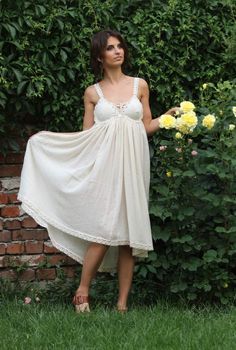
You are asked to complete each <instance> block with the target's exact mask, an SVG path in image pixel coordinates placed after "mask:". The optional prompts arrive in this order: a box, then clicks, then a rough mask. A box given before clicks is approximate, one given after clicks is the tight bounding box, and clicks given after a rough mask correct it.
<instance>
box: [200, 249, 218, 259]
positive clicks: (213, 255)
mask: <svg viewBox="0 0 236 350" xmlns="http://www.w3.org/2000/svg"><path fill="white" fill-rule="evenodd" d="M216 257H217V251H216V250H214V249H209V250H208V251H207V252H206V253H204V255H203V260H205V261H206V262H212V261H214V260H216Z"/></svg>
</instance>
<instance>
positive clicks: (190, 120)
mask: <svg viewBox="0 0 236 350" xmlns="http://www.w3.org/2000/svg"><path fill="white" fill-rule="evenodd" d="M197 123H198V119H197V116H196V113H195V112H193V111H190V112H188V113H184V114H182V115H181V117H180V118H177V121H176V129H177V130H179V131H180V132H182V134H188V133H191V132H192V131H193V129H194V128H195V127H196V126H197Z"/></svg>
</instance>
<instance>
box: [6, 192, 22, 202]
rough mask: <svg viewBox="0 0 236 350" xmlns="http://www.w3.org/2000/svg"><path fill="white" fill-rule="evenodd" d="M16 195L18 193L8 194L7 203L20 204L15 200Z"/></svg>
mask: <svg viewBox="0 0 236 350" xmlns="http://www.w3.org/2000/svg"><path fill="white" fill-rule="evenodd" d="M17 194H18V193H8V194H7V196H8V203H20V201H18V200H17Z"/></svg>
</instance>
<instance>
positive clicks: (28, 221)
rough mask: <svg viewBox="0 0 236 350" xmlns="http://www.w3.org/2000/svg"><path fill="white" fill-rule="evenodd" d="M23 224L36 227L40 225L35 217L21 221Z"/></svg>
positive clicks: (23, 225)
mask: <svg viewBox="0 0 236 350" xmlns="http://www.w3.org/2000/svg"><path fill="white" fill-rule="evenodd" d="M21 226H22V227H26V228H35V227H37V226H38V224H37V222H36V221H34V219H33V218H31V217H27V218H24V219H23V220H22V221H21Z"/></svg>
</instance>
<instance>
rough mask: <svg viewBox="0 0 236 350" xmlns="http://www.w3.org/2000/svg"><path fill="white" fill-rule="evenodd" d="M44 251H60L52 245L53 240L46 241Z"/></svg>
mask: <svg viewBox="0 0 236 350" xmlns="http://www.w3.org/2000/svg"><path fill="white" fill-rule="evenodd" d="M43 251H44V253H58V252H59V250H58V249H57V248H56V247H54V246H53V245H52V242H51V241H47V242H44V249H43Z"/></svg>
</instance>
